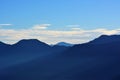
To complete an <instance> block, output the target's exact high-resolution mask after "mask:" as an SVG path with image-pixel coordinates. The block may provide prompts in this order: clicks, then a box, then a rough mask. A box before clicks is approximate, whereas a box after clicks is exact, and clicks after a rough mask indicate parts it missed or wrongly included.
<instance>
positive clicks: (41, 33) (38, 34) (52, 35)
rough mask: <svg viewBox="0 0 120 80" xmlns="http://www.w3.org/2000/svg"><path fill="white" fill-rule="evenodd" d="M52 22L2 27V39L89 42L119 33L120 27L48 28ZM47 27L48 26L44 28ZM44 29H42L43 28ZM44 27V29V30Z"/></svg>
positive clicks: (7, 40) (0, 30)
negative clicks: (103, 35)
mask: <svg viewBox="0 0 120 80" xmlns="http://www.w3.org/2000/svg"><path fill="white" fill-rule="evenodd" d="M48 26H50V24H41V25H39V27H38V26H33V27H32V28H30V29H20V30H15V29H0V41H4V42H7V43H15V42H17V41H19V40H21V39H31V38H34V39H35V38H36V39H39V40H41V41H44V42H46V43H49V44H54V43H57V42H61V41H65V42H70V43H84V42H88V41H90V40H92V39H94V38H96V37H98V36H100V35H102V34H107V35H112V34H119V33H120V29H114V30H108V29H93V30H84V29H80V30H77V29H76V30H66V31H62V30H60V31H59V30H48V29H46V28H47V27H48ZM41 27H42V28H41ZM43 27H46V28H43ZM41 29H42V30H41ZM43 29H44V30H43Z"/></svg>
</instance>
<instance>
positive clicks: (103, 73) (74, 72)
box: [0, 35, 120, 80]
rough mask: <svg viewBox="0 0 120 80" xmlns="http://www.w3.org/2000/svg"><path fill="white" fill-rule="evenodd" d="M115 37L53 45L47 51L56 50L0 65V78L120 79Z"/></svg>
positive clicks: (118, 42) (118, 44) (119, 50)
mask: <svg viewBox="0 0 120 80" xmlns="http://www.w3.org/2000/svg"><path fill="white" fill-rule="evenodd" d="M119 38H120V36H119V35H112V36H106V35H102V36H100V37H99V38H96V39H95V40H93V41H90V42H88V43H84V44H77V45H74V46H72V47H69V48H66V49H64V50H63V51H59V49H61V48H60V47H59V46H57V47H58V50H57V47H56V46H54V47H52V48H51V50H50V52H51V51H52V50H56V51H58V52H55V53H53V54H49V55H47V56H37V57H36V58H34V59H31V60H29V61H26V60H23V62H20V63H18V64H14V65H11V66H9V67H5V68H0V80H8V79H9V80H120V40H119ZM25 43H26V42H25ZM25 43H24V44H25ZM37 44H38V43H37ZM22 46H23V44H22ZM27 46H28V43H27ZM29 46H30V45H29ZM25 47H26V46H25ZM31 47H32V46H31ZM62 48H63V47H62ZM26 50H28V49H26ZM48 52H49V51H48ZM22 56H23V55H22ZM32 56H33V55H32ZM27 57H28V55H27V56H26V57H25V59H26V58H27ZM21 58H23V57H21ZM0 59H1V58H0ZM6 59H8V58H6ZM9 60H11V59H9ZM13 61H14V60H13ZM11 62H12V61H11ZM4 63H6V60H5V61H4V62H3V60H0V64H4ZM0 67H1V66H0Z"/></svg>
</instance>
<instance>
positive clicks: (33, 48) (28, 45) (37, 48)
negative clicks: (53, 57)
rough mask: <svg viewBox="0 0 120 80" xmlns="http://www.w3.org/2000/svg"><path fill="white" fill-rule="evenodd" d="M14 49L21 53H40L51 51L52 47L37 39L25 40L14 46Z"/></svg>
mask: <svg viewBox="0 0 120 80" xmlns="http://www.w3.org/2000/svg"><path fill="white" fill-rule="evenodd" d="M12 47H13V49H14V50H16V51H19V52H21V51H22V52H28V53H33V52H34V53H36V52H37V53H40V52H44V51H45V52H46V51H48V50H50V49H51V46H49V45H48V44H46V43H44V42H41V41H39V40H37V39H23V40H20V41H19V42H17V43H16V44H13V45H12Z"/></svg>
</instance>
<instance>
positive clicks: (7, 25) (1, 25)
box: [0, 24, 12, 26]
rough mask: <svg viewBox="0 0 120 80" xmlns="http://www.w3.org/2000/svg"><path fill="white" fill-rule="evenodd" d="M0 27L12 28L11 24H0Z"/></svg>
mask: <svg viewBox="0 0 120 80" xmlns="http://www.w3.org/2000/svg"><path fill="white" fill-rule="evenodd" d="M0 26H12V24H0Z"/></svg>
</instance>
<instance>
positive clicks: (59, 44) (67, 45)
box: [56, 42, 73, 47]
mask: <svg viewBox="0 0 120 80" xmlns="http://www.w3.org/2000/svg"><path fill="white" fill-rule="evenodd" d="M56 45H58V46H66V47H71V46H73V44H70V43H66V42H59V43H57V44H56Z"/></svg>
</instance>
